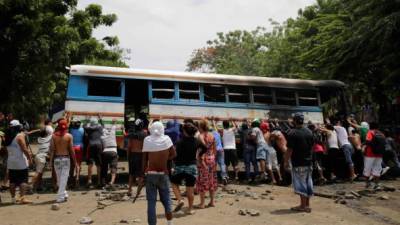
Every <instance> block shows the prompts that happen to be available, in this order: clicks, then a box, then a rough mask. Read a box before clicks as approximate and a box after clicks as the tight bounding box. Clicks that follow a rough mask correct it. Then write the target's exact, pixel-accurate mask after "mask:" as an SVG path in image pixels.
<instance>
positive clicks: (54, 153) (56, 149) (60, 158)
mask: <svg viewBox="0 0 400 225" xmlns="http://www.w3.org/2000/svg"><path fill="white" fill-rule="evenodd" d="M71 158H72V160H73V165H74V167H75V168H77V166H76V158H75V152H74V149H73V144H72V135H71V134H69V133H67V120H65V119H60V120H59V121H58V125H57V131H56V132H55V133H54V134H53V137H52V141H51V142H50V163H52V164H53V163H54V167H53V166H52V167H51V168H54V170H55V172H56V175H57V185H58V193H57V200H56V201H57V203H61V202H65V201H67V199H68V193H67V191H66V186H67V182H68V177H69V169H70V166H71V162H70V159H71Z"/></svg>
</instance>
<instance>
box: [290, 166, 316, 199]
mask: <svg viewBox="0 0 400 225" xmlns="http://www.w3.org/2000/svg"><path fill="white" fill-rule="evenodd" d="M312 171H313V170H312V167H311V166H300V167H293V168H292V183H293V188H294V193H296V194H298V195H301V196H304V197H308V198H309V197H311V196H313V194H314V190H313V189H314V187H313V181H312Z"/></svg>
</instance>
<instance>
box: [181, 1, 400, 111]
mask: <svg viewBox="0 0 400 225" xmlns="http://www.w3.org/2000/svg"><path fill="white" fill-rule="evenodd" d="M270 22H271V24H272V25H273V29H272V31H267V30H266V29H264V28H257V29H256V30H255V31H231V32H227V33H218V34H217V38H216V39H215V40H212V41H208V42H207V46H206V47H204V48H200V49H196V50H195V51H194V52H193V55H192V57H191V59H190V60H189V62H188V64H187V67H188V70H200V71H205V72H217V73H227V74H243V75H259V76H279V77H289V78H308V79H338V80H342V81H344V82H345V83H346V84H348V86H349V90H350V93H351V94H352V95H353V96H359V102H358V103H359V104H369V103H371V102H374V103H376V104H377V105H378V106H379V110H380V114H381V115H384V113H386V112H387V108H388V106H389V105H390V102H391V99H392V98H394V97H395V96H398V95H399V92H400V91H399V90H400V64H399V63H398V62H399V61H400V52H399V51H398V49H399V45H400V38H399V37H400V2H399V1H396V0H385V1H382V0H370V1H362V0H353V1H346V0H318V1H317V2H316V3H315V4H313V5H311V6H308V7H305V8H304V9H300V10H299V12H298V16H297V18H295V19H292V18H289V19H287V20H286V21H285V22H284V23H283V24H278V23H276V22H274V21H270ZM355 108H356V106H355Z"/></svg>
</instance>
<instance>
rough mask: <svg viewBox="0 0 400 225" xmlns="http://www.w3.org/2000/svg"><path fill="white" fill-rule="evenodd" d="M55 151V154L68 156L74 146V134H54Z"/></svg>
mask: <svg viewBox="0 0 400 225" xmlns="http://www.w3.org/2000/svg"><path fill="white" fill-rule="evenodd" d="M52 139H53V141H52V145H53V151H54V155H55V156H67V155H69V153H70V148H72V136H71V135H70V134H68V133H67V134H65V135H64V136H57V135H55V134H53V138H52Z"/></svg>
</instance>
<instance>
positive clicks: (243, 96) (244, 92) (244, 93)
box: [228, 86, 250, 103]
mask: <svg viewBox="0 0 400 225" xmlns="http://www.w3.org/2000/svg"><path fill="white" fill-rule="evenodd" d="M228 95H229V102H238V103H250V95H249V88H248V87H246V86H229V87H228Z"/></svg>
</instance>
